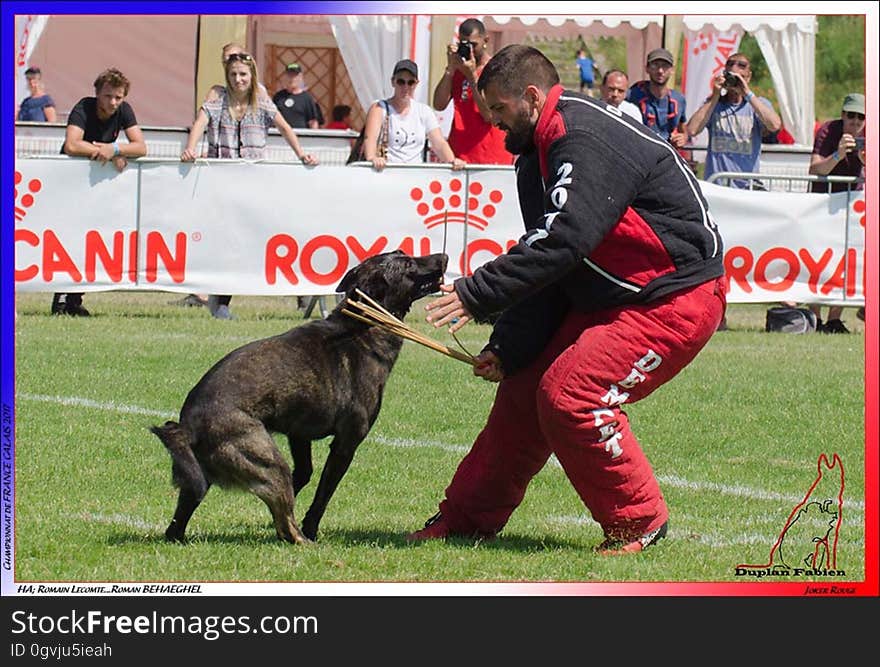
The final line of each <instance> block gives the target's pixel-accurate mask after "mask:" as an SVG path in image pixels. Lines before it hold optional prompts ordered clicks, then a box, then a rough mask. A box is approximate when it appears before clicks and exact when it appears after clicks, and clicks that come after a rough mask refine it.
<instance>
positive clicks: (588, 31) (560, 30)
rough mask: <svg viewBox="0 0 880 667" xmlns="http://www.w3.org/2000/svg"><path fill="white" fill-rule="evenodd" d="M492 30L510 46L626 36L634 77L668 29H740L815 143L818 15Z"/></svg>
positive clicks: (539, 21)
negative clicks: (532, 39)
mask: <svg viewBox="0 0 880 667" xmlns="http://www.w3.org/2000/svg"><path fill="white" fill-rule="evenodd" d="M483 21H484V23H485V24H486V27H487V28H489V29H490V30H500V31H501V32H502V34H503V35H504V43H503V44H500V45H499V47H500V46H505V45H506V44H507V43H513V42H516V41H521V39H522V37H523V36H525V35H528V36H538V35H540V36H546V37H551V36H552V37H569V36H576V35H585V36H587V35H589V36H603V37H624V38H626V40H627V71H628V73H629V75H630V78H633V77H636V76H640V75H641V74H642V72H643V71H644V66H645V57H646V55H647V53H648V52H649V51H650V50H651V49H653V48H656V47H658V46H660V45H661V43H662V40H663V29H664V28H666V29H667V31H668V28H669V26H670V25H674V24H675V23H677V22H680V24H681V25H682V27H683V28H684V30H685V36H686V37H688V38H689V39H693V38H694V37H696V36H697V35H698V34H699V32H700V31H702V30H706V29H708V28H712V29H715V30H717V31H728V30H733V29H737V28H738V29H740V30H742V31H745V32H748V33H750V34H752V35H753V36H754V37H755V39H756V40H757V42H758V46H759V47H760V48H761V54H762V55H763V57H764V60H765V61H766V62H767V67H768V69H769V70H770V76H771V77H772V80H773V87H774V88H775V89H776V96H777V99H778V100H779V107H780V115H781V117H782V122H783V124H784V125H785V127H786V128H788V130H789V131H790V132H791V134H792V136H794V138H795V140H796V141H797V142H798V143H799V144H806V145H812V143H813V123H814V120H815V118H814V116H815V103H814V96H815V91H816V82H815V72H816V67H815V66H816V63H815V58H816V31H817V21H816V17H815V16H813V15H797V16H795V15H775V16H774V15H771V16H760V15H748V16H746V15H712V14H695V15H684V16H671V15H670V16H664V15H663V14H648V15H614V16H596V15H583V16H540V15H524V16H507V15H491V16H484V17H483Z"/></svg>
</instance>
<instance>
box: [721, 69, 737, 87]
mask: <svg viewBox="0 0 880 667" xmlns="http://www.w3.org/2000/svg"><path fill="white" fill-rule="evenodd" d="M724 85H725V86H727V87H728V88H735V87H736V86H738V85H739V78H738V77H737V76H736V75H735V74H734V73H733V72H731V71H730V70H724Z"/></svg>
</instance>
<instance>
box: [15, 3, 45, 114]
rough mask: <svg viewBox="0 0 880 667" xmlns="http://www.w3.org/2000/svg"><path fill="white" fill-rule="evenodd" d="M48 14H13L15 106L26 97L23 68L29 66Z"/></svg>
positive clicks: (25, 80) (25, 81)
mask: <svg viewBox="0 0 880 667" xmlns="http://www.w3.org/2000/svg"><path fill="white" fill-rule="evenodd" d="M48 20H49V16H48V15H46V14H20V15H19V14H16V16H15V104H16V108H17V107H18V105H19V104H21V101H22V100H23V99H24V98H25V97H27V79H26V78H25V76H24V72H25V70H26V69H27V68H28V67H30V59H31V54H32V53H33V52H34V48H36V46H37V42H38V41H39V39H40V35H41V34H42V33H43V28H45V27H46V22H47V21H48Z"/></svg>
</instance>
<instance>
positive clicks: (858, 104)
mask: <svg viewBox="0 0 880 667" xmlns="http://www.w3.org/2000/svg"><path fill="white" fill-rule="evenodd" d="M864 136H865V96H864V95H860V94H859V93H850V94H849V95H847V96H846V97H845V98H844V99H843V108H842V109H841V112H840V118H838V119H836V120H829V121H827V122H825V123H823V124H822V125H821V126H820V127H819V129H818V130H817V132H816V138H815V141H814V142H813V154H812V155H811V156H810V173H811V174H816V175H819V176H856V177H864V175H865V145H864ZM857 138H861V140H862V143H861V147H860V148H858V149H856V144H857V143H858V142H857V141H856V139H857ZM851 187H854V188H856V189H864V183H860V184H856V185H855V186H853V185H852V184H850V183H822V182H815V183H812V184H811V185H810V191H811V192H845V191H846V190H847V189H849V188H851Z"/></svg>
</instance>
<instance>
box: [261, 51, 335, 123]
mask: <svg viewBox="0 0 880 667" xmlns="http://www.w3.org/2000/svg"><path fill="white" fill-rule="evenodd" d="M281 83H282V85H283V86H284V87H283V88H282V89H281V90H279V91H278V92H277V93H275V95H274V96H273V97H272V101H273V102H275V106H276V107H278V111H280V112H281V115H282V116H284V120H286V121H287V123H288V124H289V125H290V127H292V128H294V129H310V130H316V129H318V126H319V125H321V124H322V123H323V121H324V119H323V117H322V114H321V108H320V107H319V106H318V103H317V102H316V101H315V98H314V97H313V96H312V94H311V93H310V92H309V91H308V90H306V85H305V78H304V77H303V69H302V65H300V64H299V63H290V64H289V65H287V67H286V68H285V69H284V74H282V75H281Z"/></svg>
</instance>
